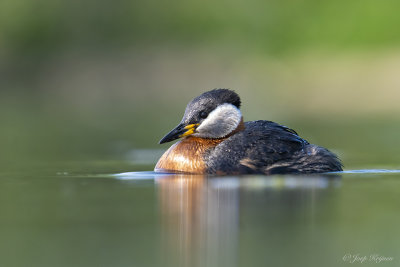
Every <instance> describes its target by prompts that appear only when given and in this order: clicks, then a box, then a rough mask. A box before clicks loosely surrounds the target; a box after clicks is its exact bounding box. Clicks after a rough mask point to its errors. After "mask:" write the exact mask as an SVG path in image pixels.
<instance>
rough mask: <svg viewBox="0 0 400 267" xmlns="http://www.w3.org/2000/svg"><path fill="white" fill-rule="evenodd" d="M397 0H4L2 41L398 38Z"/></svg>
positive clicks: (278, 45)
mask: <svg viewBox="0 0 400 267" xmlns="http://www.w3.org/2000/svg"><path fill="white" fill-rule="evenodd" d="M399 9H400V3H399V2H398V1H395V0H387V1H379V2H378V1H375V0H363V1H361V0H351V1H345V0H338V1H330V2H321V1H315V0H307V1H298V0H285V1H278V0H269V1H262V0H252V1H243V0H234V1H179V0H174V1H168V2H163V1H155V0H151V1H126V0H118V1H112V2H111V1H92V0H86V1H62V0H53V1H51V0H38V1H26V0H3V1H2V2H1V4H0V10H1V11H0V12H1V13H0V22H1V23H0V33H1V40H2V42H1V48H2V50H3V51H4V50H5V51H12V52H14V53H35V52H36V53H49V52H54V51H57V50H59V49H61V48H65V47H71V46H72V47H73V46H87V47H92V46H95V47H96V48H99V47H100V48H104V47H106V48H107V47H115V46H117V47H121V46H130V45H136V44H145V45H147V44H160V43H165V42H167V43H170V42H172V43H185V44H196V45H199V44H200V45H202V44H213V43H214V44H221V43H222V44H226V45H227V44H232V43H234V44H235V45H238V44H239V45H243V46H246V48H247V49H258V50H260V51H264V52H268V53H287V52H288V51H296V50H299V49H302V48H306V49H308V48H309V47H310V46H311V47H318V46H322V47H329V48H339V49H343V48H371V47H386V46H393V45H396V44H399V42H400V33H399V31H398V30H397V29H396V25H399V24H400V18H399V16H398V12H397V11H398V10H399Z"/></svg>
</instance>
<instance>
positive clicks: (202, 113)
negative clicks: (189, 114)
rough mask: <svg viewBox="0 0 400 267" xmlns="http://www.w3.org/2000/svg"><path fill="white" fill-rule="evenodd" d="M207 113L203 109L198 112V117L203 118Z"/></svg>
mask: <svg viewBox="0 0 400 267" xmlns="http://www.w3.org/2000/svg"><path fill="white" fill-rule="evenodd" d="M207 116H208V114H207V112H205V111H202V112H200V118H202V119H205V118H207Z"/></svg>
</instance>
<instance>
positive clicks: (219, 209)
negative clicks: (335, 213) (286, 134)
mask: <svg viewBox="0 0 400 267" xmlns="http://www.w3.org/2000/svg"><path fill="white" fill-rule="evenodd" d="M332 180H337V179H332V177H330V178H329V177H324V176H318V177H303V178H302V177H298V176H293V177H290V176H277V177H265V176H259V177H257V176H252V177H248V178H243V177H242V178H239V177H213V178H210V177H205V176H201V175H184V174H180V175H170V176H167V177H164V178H161V179H156V184H157V189H158V195H159V201H160V209H161V211H160V212H161V225H162V226H161V229H162V239H163V240H162V247H163V255H164V259H165V265H166V266H237V265H238V261H239V259H238V257H239V256H238V255H239V254H240V253H239V233H240V229H239V215H240V214H241V216H242V217H243V213H244V216H245V217H244V218H241V221H242V222H241V224H242V223H245V222H246V220H247V219H246V216H253V215H252V214H251V211H250V213H249V214H247V213H248V212H246V211H245V210H242V211H241V212H240V207H241V206H242V208H244V209H246V206H247V207H248V208H250V207H251V209H250V210H256V212H257V213H258V214H259V212H262V213H269V212H271V214H275V215H276V213H274V212H273V211H274V210H275V208H278V209H280V211H279V212H280V213H284V214H285V213H289V214H294V215H293V216H298V215H296V210H298V209H299V205H300V206H304V201H306V202H307V203H306V207H307V209H308V210H312V207H313V206H314V204H315V201H316V197H317V196H316V193H317V192H320V191H321V190H320V189H323V188H327V187H329V184H331V181H332ZM337 182H338V181H337ZM339 182H340V179H339ZM260 193H261V194H262V195H267V196H269V197H268V202H266V203H263V205H261V206H259V205H258V207H257V205H253V204H260V203H254V202H255V201H254V199H253V196H257V195H258V197H257V198H259V196H260V195H259V194H260ZM271 196H277V198H271ZM305 196H306V198H305ZM240 197H242V198H243V197H244V198H245V200H243V199H242V200H240ZM307 199H308V200H307ZM239 200H240V201H239ZM259 200H260V199H258V200H257V202H258V201H259ZM243 201H244V202H243ZM261 201H262V202H264V200H262V199H261ZM247 202H251V203H247ZM275 202H276V203H275ZM268 209H270V210H268ZM278 214H279V213H278ZM282 215H283V214H282ZM267 216H268V215H267ZM311 217H312V215H311ZM273 221H274V220H269V219H268V220H267V221H265V227H267V225H268V223H271V222H273ZM275 221H276V220H275ZM265 242H267V243H268V241H265ZM265 245H267V244H265Z"/></svg>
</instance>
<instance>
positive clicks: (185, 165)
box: [154, 136, 224, 174]
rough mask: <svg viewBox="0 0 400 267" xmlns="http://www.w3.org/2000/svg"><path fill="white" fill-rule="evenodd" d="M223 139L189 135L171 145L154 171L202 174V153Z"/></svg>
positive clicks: (204, 168)
mask: <svg viewBox="0 0 400 267" xmlns="http://www.w3.org/2000/svg"><path fill="white" fill-rule="evenodd" d="M223 140H224V139H203V138H198V137H194V136H189V137H186V138H184V139H182V140H181V141H179V142H177V143H175V144H174V145H172V146H171V147H170V148H169V149H168V150H167V151H166V152H165V153H164V154H163V155H162V156H161V158H160V159H159V160H158V162H157V164H156V167H155V169H154V170H155V171H156V172H162V171H172V172H183V173H194V174H202V173H205V172H206V164H205V162H204V158H203V157H204V154H205V153H206V151H207V150H209V149H212V148H214V147H215V146H216V145H218V144H219V143H221V142H222V141H223Z"/></svg>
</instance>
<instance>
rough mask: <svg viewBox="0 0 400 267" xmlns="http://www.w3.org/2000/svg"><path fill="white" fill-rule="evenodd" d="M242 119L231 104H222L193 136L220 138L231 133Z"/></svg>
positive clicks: (240, 114) (237, 110) (238, 111)
mask: <svg viewBox="0 0 400 267" xmlns="http://www.w3.org/2000/svg"><path fill="white" fill-rule="evenodd" d="M241 119H242V113H241V112H240V110H239V109H238V108H237V107H235V106H234V105H232V104H222V105H220V106H218V107H217V108H216V109H214V110H213V111H212V112H211V113H210V114H209V115H208V117H207V118H206V119H205V120H204V121H203V122H202V123H201V124H200V126H199V127H197V129H196V133H195V134H193V135H194V136H198V137H203V138H222V137H225V136H227V135H228V134H230V133H231V132H233V131H234V130H235V129H236V128H237V127H238V126H239V123H240V121H241Z"/></svg>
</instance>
